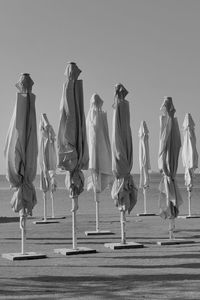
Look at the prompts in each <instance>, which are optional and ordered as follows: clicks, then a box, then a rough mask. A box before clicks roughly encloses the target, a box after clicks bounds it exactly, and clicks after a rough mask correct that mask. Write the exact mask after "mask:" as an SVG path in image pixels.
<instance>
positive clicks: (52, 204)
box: [50, 191, 55, 218]
mask: <svg viewBox="0 0 200 300" xmlns="http://www.w3.org/2000/svg"><path fill="white" fill-rule="evenodd" d="M50 194H51V207H52V214H51V216H52V218H55V214H54V194H53V192H52V191H51V193H50Z"/></svg>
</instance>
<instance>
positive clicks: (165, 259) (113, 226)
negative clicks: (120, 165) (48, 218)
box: [0, 176, 200, 300]
mask: <svg viewBox="0 0 200 300" xmlns="http://www.w3.org/2000/svg"><path fill="white" fill-rule="evenodd" d="M151 179H152V180H151V186H150V190H149V193H148V205H147V207H148V210H149V212H152V213H158V196H159V193H158V183H159V179H158V178H156V179H155V178H153V177H152V178H151ZM178 179H179V183H180V187H181V193H182V195H183V198H184V201H185V202H184V204H183V206H182V207H181V212H180V214H187V193H186V191H185V187H184V183H183V180H182V177H181V176H180V177H179V178H178ZM195 180H196V181H195V187H194V189H193V196H192V211H193V212H194V213H195V214H197V213H199V212H200V188H199V186H198V180H199V176H197V178H196V179H195ZM136 181H137V183H138V177H136ZM35 183H36V187H37V196H38V204H37V206H36V207H35V209H34V214H33V217H31V218H29V219H28V221H27V241H26V245H25V250H26V251H34V252H37V253H39V252H40V253H41V252H42V253H45V254H47V256H48V257H47V258H46V259H39V260H37V259H36V260H27V261H26V260H25V261H9V260H6V259H4V258H2V257H0V267H1V268H0V270H1V273H0V299H29V300H31V299H136V300H137V299H181V300H187V299H200V218H199V219H198V218H195V219H177V220H176V231H175V237H176V238H183V239H185V240H187V241H193V242H195V243H189V244H187V245H184V244H183V245H171V246H158V245H157V244H156V242H157V241H159V240H161V239H167V238H168V222H167V221H164V220H162V219H161V218H160V217H159V216H150V217H141V216H140V217H137V216H136V214H137V213H139V212H142V211H143V196H142V192H141V190H139V194H138V203H137V205H136V206H135V208H134V209H133V211H132V212H131V214H130V216H127V225H126V229H127V241H134V242H139V243H141V244H143V245H144V248H141V249H129V250H111V249H109V248H106V247H104V243H109V242H120V223H119V212H118V209H117V208H116V207H115V206H114V203H113V201H112V199H111V198H110V191H109V190H106V191H104V192H103V193H102V194H101V196H100V199H101V200H100V201H101V202H100V212H101V224H100V227H101V229H102V230H110V231H112V232H114V233H115V234H114V235H111V236H98V237H87V236H85V231H87V230H95V203H94V201H93V194H92V192H89V193H88V192H86V191H85V192H83V193H82V195H81V196H80V198H79V204H80V205H79V211H78V214H77V232H78V233H77V234H78V245H79V246H86V247H89V248H92V249H96V250H97V253H94V254H87V255H86V254H84V255H83V254H82V255H77V256H63V255H61V254H56V253H54V249H57V248H72V238H71V236H72V232H71V212H70V209H71V200H70V199H69V198H68V194H67V192H66V190H65V189H64V181H63V178H61V179H60V180H59V189H58V191H57V192H56V193H55V213H56V215H57V216H66V219H62V220H59V223H57V224H48V225H47V224H46V225H44V224H43V225H35V224H33V221H35V220H38V219H41V217H42V215H43V201H42V193H41V191H39V189H38V186H39V185H38V179H37V180H36V182H35ZM12 194H13V192H12V191H11V190H9V189H8V186H6V185H5V184H4V183H2V182H1V189H0V199H1V213H0V215H1V217H0V227H1V230H0V240H1V244H0V252H1V254H2V253H10V252H20V247H21V243H20V230H19V222H18V216H17V214H15V213H13V212H12V210H11V208H10V203H9V202H10V199H11V197H12ZM50 213H51V205H50V202H49V203H48V215H50Z"/></svg>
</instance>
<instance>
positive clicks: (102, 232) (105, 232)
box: [85, 230, 114, 236]
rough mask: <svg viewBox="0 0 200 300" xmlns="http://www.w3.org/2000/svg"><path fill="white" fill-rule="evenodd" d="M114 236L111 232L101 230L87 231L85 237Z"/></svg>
mask: <svg viewBox="0 0 200 300" xmlns="http://www.w3.org/2000/svg"><path fill="white" fill-rule="evenodd" d="M111 234H114V233H113V232H111V231H109V230H99V231H85V235H86V236H89V235H111Z"/></svg>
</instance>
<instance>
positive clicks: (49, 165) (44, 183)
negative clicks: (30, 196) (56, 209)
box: [39, 113, 57, 193]
mask: <svg viewBox="0 0 200 300" xmlns="http://www.w3.org/2000/svg"><path fill="white" fill-rule="evenodd" d="M39 134H40V147H39V164H40V170H41V174H40V188H41V190H42V191H43V192H44V193H46V192H47V191H52V192H54V191H55V190H56V186H57V183H56V179H55V173H56V167H57V155H56V149H55V140H56V135H55V132H54V130H53V127H52V125H51V124H50V123H49V120H48V118H47V115H46V114H45V113H43V114H41V118H40V125H39Z"/></svg>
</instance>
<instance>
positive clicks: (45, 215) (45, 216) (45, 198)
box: [43, 192, 47, 221]
mask: <svg viewBox="0 0 200 300" xmlns="http://www.w3.org/2000/svg"><path fill="white" fill-rule="evenodd" d="M43 199H44V221H46V220H47V205H46V204H47V203H46V202H47V195H46V193H44V192H43Z"/></svg>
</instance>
